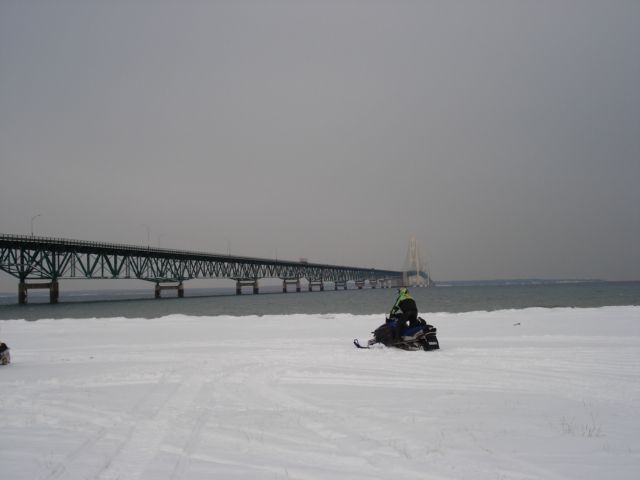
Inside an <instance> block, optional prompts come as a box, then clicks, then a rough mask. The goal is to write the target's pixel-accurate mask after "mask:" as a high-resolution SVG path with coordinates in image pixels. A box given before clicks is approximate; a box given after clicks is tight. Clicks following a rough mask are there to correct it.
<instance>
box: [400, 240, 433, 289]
mask: <svg viewBox="0 0 640 480" xmlns="http://www.w3.org/2000/svg"><path fill="white" fill-rule="evenodd" d="M403 272H404V275H403V281H404V284H405V285H407V286H412V287H432V286H433V285H434V283H433V280H432V279H431V275H430V274H429V268H428V266H427V262H426V260H425V256H424V252H423V251H422V249H421V248H420V246H419V245H418V242H417V240H416V237H415V236H412V237H411V238H410V239H409V249H408V251H407V257H406V259H405V262H404V269H403Z"/></svg>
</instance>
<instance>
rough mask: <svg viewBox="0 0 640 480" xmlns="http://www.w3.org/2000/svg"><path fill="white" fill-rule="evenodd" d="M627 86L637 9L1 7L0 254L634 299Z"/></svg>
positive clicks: (242, 4)
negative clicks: (140, 257) (144, 248)
mask: <svg viewBox="0 0 640 480" xmlns="http://www.w3.org/2000/svg"><path fill="white" fill-rule="evenodd" d="M639 86H640V2H638V1H634V0H632V1H600V0H598V1H587V0H581V1H577V0H576V1H562V0H549V1H544V0H536V1H475V0H474V1H467V2H464V1H456V2H451V1H375V0H361V1H349V0H346V1H344V0H343V1H331V0H329V1H326V0H325V1H275V0H274V1H268V0H265V1H242V0H240V1H236V0H234V1H213V0H212V1H195V0H194V1H177V0H174V1H160V0H154V1H151V0H149V1H143V0H134V1H110V2H87V1H80V0H78V1H62V0H60V1H44V0H43V1H30V0H20V1H17V0H16V1H11V0H3V1H2V2H0V162H1V169H0V232H1V233H16V234H28V233H29V230H30V219H31V217H32V216H33V215H36V214H42V216H41V217H38V218H37V219H36V220H35V222H34V227H35V233H36V234H37V235H50V236H61V237H71V238H78V239H88V240H104V241H113V242H126V243H134V244H146V243H147V226H148V227H149V231H150V235H151V243H152V244H153V245H157V244H158V241H159V236H160V242H161V244H162V246H163V247H175V248H184V249H198V250H206V251H214V252H226V250H227V246H228V245H230V247H231V252H232V253H238V254H243V255H250V256H261V257H272V256H275V255H276V252H277V255H278V257H279V258H285V259H297V258H298V257H308V258H309V260H310V261H317V262H329V263H344V264H350V265H358V266H372V267H378V268H393V269H399V268H401V267H402V263H403V261H404V257H405V254H406V249H407V244H408V241H409V237H410V236H411V235H416V236H417V238H418V240H419V242H420V243H421V244H422V246H423V248H424V251H425V252H426V254H427V256H428V261H429V263H430V265H431V269H432V274H433V276H434V277H435V279H436V280H438V279H450V280H451V279H480V278H487V279H493V278H513V277H547V278H560V277H565V278H566V277H598V278H606V279H611V280H623V279H638V278H640V245H639V242H640V209H639V205H640V188H639V187H638V181H639V180H640V87H639ZM0 287H5V288H8V289H13V288H14V287H15V281H14V280H13V279H11V277H9V276H8V275H6V274H4V273H1V274H0Z"/></svg>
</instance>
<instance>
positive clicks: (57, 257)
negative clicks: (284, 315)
mask: <svg viewBox="0 0 640 480" xmlns="http://www.w3.org/2000/svg"><path fill="white" fill-rule="evenodd" d="M0 270H3V271H5V272H6V273H8V274H9V275H12V276H14V277H16V278H18V279H19V280H20V285H21V286H20V295H21V296H22V295H23V294H24V296H25V301H26V289H27V288H28V287H29V285H27V284H26V282H27V281H28V280H48V281H50V282H51V284H52V285H51V290H52V292H53V291H54V288H55V295H54V293H52V295H54V296H56V298H57V289H58V286H57V282H58V280H59V279H70V278H86V279H91V278H137V279H141V280H147V281H151V282H155V283H156V284H160V283H168V282H174V283H178V284H180V289H179V294H181V293H182V292H183V290H182V282H183V281H185V280H189V279H195V278H229V279H234V280H236V281H237V285H238V290H237V291H238V293H240V292H239V289H240V288H241V286H242V285H247V284H249V283H248V282H253V286H254V292H256V293H257V281H258V279H261V278H280V279H283V280H284V281H285V284H284V288H285V290H286V282H287V281H289V282H291V280H296V281H297V282H298V291H299V280H300V279H301V278H305V279H307V280H308V281H309V286H310V288H311V285H317V284H319V285H320V286H321V288H323V282H334V283H336V285H337V284H341V285H346V282H348V281H354V282H356V284H357V285H358V287H359V288H361V287H362V285H363V284H364V282H365V281H369V282H370V283H371V284H372V285H374V286H375V284H377V283H378V282H388V281H390V280H399V279H401V278H402V272H400V271H394V270H379V269H375V268H361V267H351V266H343V265H329V264H320V263H308V262H295V261H288V260H275V259H266V258H258V257H245V256H231V255H222V254H216V253H207V252H196V251H185V250H172V249H165V248H154V247H144V246H138V245H126V244H117V243H103V242H89V241H82V240H73V239H63V238H47V237H34V236H22V235H0ZM54 284H55V285H54ZM39 286H42V284H39ZM336 288H337V287H336ZM23 290H24V292H23ZM156 292H157V295H159V290H158V289H157V290H156Z"/></svg>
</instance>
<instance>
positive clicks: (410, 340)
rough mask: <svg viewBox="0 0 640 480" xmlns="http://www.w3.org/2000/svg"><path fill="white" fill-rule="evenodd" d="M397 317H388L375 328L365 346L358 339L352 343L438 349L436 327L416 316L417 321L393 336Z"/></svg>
mask: <svg viewBox="0 0 640 480" xmlns="http://www.w3.org/2000/svg"><path fill="white" fill-rule="evenodd" d="M396 322H397V318H395V317H388V318H387V319H386V321H385V323H384V324H383V325H380V326H379V327H378V328H376V329H375V330H374V331H373V332H372V333H373V338H372V339H370V340H369V341H367V346H366V347H365V346H364V345H360V342H359V341H358V339H357V338H356V339H354V340H353V344H354V345H355V346H356V347H358V348H370V347H371V345H375V344H376V343H382V344H383V345H384V346H386V347H396V348H401V349H402V350H427V351H428V350H438V349H439V348H440V343H439V342H438V337H437V336H436V332H437V329H436V327H434V326H433V325H428V324H427V322H426V321H425V320H424V319H423V318H420V317H418V323H417V324H415V325H412V326H409V327H407V328H405V329H404V330H403V331H402V332H401V333H400V338H395V335H394V332H395V326H396Z"/></svg>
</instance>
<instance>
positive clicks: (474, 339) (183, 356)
mask: <svg viewBox="0 0 640 480" xmlns="http://www.w3.org/2000/svg"><path fill="white" fill-rule="evenodd" d="M423 317H424V318H425V319H426V320H427V321H428V322H429V323H432V324H434V325H435V326H436V327H438V337H439V339H440V342H441V346H442V350H440V351H437V352H403V351H398V350H393V349H385V348H379V349H372V350H362V351H360V350H356V349H355V348H353V346H352V345H351V340H352V339H353V338H355V337H358V338H360V339H366V338H368V336H369V332H371V331H372V330H373V329H374V328H375V327H376V326H377V325H378V324H380V323H381V322H382V321H383V316H382V315H362V316H356V315H349V314H328V315H287V316H275V315H267V316H248V317H229V316H224V317H222V316H221V317H188V316H183V315H171V316H168V317H163V318H156V319H151V320H146V319H123V318H113V319H66V320H39V321H37V322H26V321H19V320H12V321H4V322H2V323H0V339H2V340H3V341H5V342H7V344H9V346H10V347H11V348H12V352H11V353H12V361H13V363H12V364H11V365H9V366H6V367H0V388H1V391H2V392H3V393H2V396H0V411H1V412H2V416H1V417H0V431H1V432H2V433H1V434H0V470H1V471H2V472H3V476H5V475H6V477H7V478H11V479H12V480H16V479H30V480H31V479H36V478H48V479H50V478H61V479H85V478H99V479H116V478H118V479H164V478H166V479H210V478H225V479H226V478H246V479H252V478H305V479H306V478H317V479H320V478H322V479H335V478H345V479H347V478H348V479H357V478H367V479H371V478H380V479H387V478H416V479H418V478H420V479H424V478H433V479H441V478H451V479H464V478H468V479H505V480H506V479H532V478H544V479H567V478H580V479H586V478H593V479H601V478H616V479H627V478H628V479H631V478H634V479H635V478H636V477H637V476H638V473H639V472H640V439H638V435H637V433H638V431H640V415H639V414H640V412H639V409H640V407H638V404H637V399H638V398H640V366H639V365H640V307H603V308H595V309H571V308H558V309H542V308H533V309H525V310H503V311H494V312H472V313H459V314H451V313H436V314H426V315H423ZM517 324H519V325H517Z"/></svg>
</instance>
